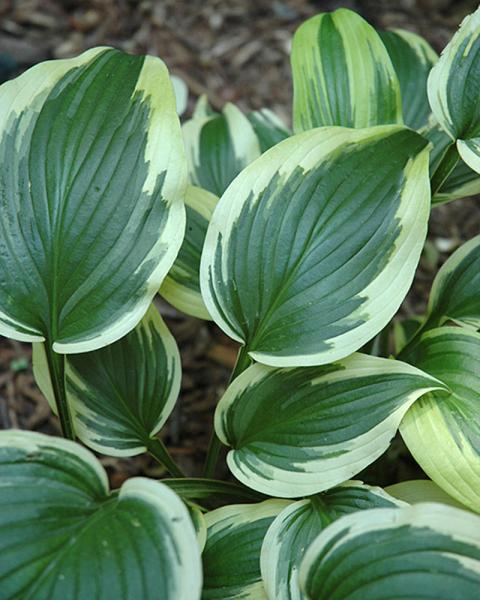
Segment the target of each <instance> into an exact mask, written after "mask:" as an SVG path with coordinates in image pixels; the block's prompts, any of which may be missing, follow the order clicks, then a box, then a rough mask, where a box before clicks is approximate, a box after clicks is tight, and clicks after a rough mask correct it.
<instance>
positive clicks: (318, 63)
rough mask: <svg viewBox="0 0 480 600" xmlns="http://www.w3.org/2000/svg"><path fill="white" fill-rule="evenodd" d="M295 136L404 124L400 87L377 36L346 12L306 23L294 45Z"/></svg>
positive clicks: (299, 30)
mask: <svg viewBox="0 0 480 600" xmlns="http://www.w3.org/2000/svg"><path fill="white" fill-rule="evenodd" d="M291 61H292V73H293V123H294V130H295V131H296V132H299V131H305V130H307V129H312V128H313V127H320V126H323V125H341V126H343V127H356V128H361V127H371V126H373V125H385V124H389V123H401V122H402V101H401V97H400V85H399V83H398V79H397V76H396V74H395V70H394V68H393V66H392V62H391V60H390V58H389V56H388V52H387V50H386V49H385V46H384V45H383V43H382V40H381V39H380V36H379V35H378V33H377V32H376V31H375V30H374V29H373V28H372V27H371V26H370V25H369V24H368V23H367V22H366V21H365V20H364V19H362V17H360V16H359V15H357V14H356V13H354V12H352V11H351V10H347V9H344V8H340V9H338V10H336V11H335V12H333V13H322V14H319V15H317V16H315V17H312V18H311V19H309V20H308V21H305V23H303V24H302V25H301V26H300V27H299V28H298V29H297V31H296V32H295V35H294V37H293V43H292V55H291Z"/></svg>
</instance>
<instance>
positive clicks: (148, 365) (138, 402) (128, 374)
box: [33, 305, 181, 456]
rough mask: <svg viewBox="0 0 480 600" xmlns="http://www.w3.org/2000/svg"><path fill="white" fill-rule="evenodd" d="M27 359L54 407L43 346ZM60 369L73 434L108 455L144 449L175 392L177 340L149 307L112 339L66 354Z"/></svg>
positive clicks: (177, 388)
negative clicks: (98, 346)
mask: <svg viewBox="0 0 480 600" xmlns="http://www.w3.org/2000/svg"><path fill="white" fill-rule="evenodd" d="M33 362H34V372H35V376H36V378H37V383H38V384H39V387H40V388H41V389H42V391H43V392H44V394H45V396H46V397H47V398H49V401H50V403H51V404H53V405H54V400H53V399H52V394H51V387H50V389H49V387H48V385H49V378H48V366H47V361H46V359H45V351H44V348H43V344H34V354H33ZM65 372H66V391H67V400H68V403H69V406H70V409H71V411H72V414H73V419H74V429H75V433H76V434H77V435H78V437H79V438H80V439H81V440H82V442H84V443H85V444H86V445H87V446H89V447H90V448H92V449H94V450H96V451H97V452H101V453H103V454H107V455H109V456H134V455H135V454H139V453H141V452H145V451H146V450H147V449H148V446H149V444H150V443H151V440H152V438H153V436H154V435H155V434H156V433H157V432H158V431H159V430H160V429H161V428H162V426H163V425H164V423H165V421H166V420H167V418H168V417H169V415H170V413H171V412H172V410H173V407H174V406H175V402H176V400H177V397H178V393H179V391H180V379H181V364H180V355H179V352H178V348H177V344H176V343H175V340H174V339H173V336H172V335H171V333H170V332H169V330H168V329H167V326H166V325H165V323H164V322H163V320H162V318H161V316H160V315H159V313H158V311H157V309H156V308H155V307H154V306H153V305H152V306H151V307H150V309H149V310H148V312H147V314H146V315H145V317H144V318H143V319H142V321H141V322H140V323H139V324H138V325H137V327H136V328H135V329H134V330H133V331H131V332H130V333H129V334H128V335H126V336H125V337H123V338H122V339H121V340H119V341H118V342H115V343H114V344H111V345H109V346H107V347H106V348H101V349H100V350H95V351H94V352H85V353H82V354H72V355H69V356H68V357H67V362H66V369H65ZM50 385H51V384H50Z"/></svg>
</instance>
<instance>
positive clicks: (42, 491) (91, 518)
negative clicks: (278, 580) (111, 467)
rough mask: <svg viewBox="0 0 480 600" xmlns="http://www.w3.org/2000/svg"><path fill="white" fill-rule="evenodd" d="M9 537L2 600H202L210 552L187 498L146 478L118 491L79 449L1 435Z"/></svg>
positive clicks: (0, 482) (0, 503) (0, 566)
mask: <svg viewBox="0 0 480 600" xmlns="http://www.w3.org/2000/svg"><path fill="white" fill-rule="evenodd" d="M0 531H1V535H0V553H1V560H0V582H1V583H0V589H1V591H0V596H1V597H2V598H5V599H10V598H12V599H13V598H22V600H65V599H66V598H72V599H74V598H75V599H82V600H83V599H84V598H85V599H93V598H118V599H119V600H139V599H140V598H145V599H146V598H152V599H153V598H159V599H160V598H161V599H162V600H198V599H199V598H200V592H201V582H202V573H201V560H200V551H199V548H198V545H197V541H196V536H195V530H194V528H193V525H192V522H191V520H190V518H189V515H188V512H187V509H186V508H185V505H184V504H183V502H182V501H181V500H180V498H178V496H177V495H176V494H174V492H172V491H171V490H170V489H168V488H167V487H166V486H165V485H163V484H162V483H159V482H157V481H152V480H149V479H145V478H143V477H134V478H133V479H130V480H128V481H127V482H126V483H124V484H123V485H122V487H121V488H120V490H116V491H115V492H110V491H109V490H108V479H107V474H106V473H105V471H104V469H103V467H102V466H101V464H100V463H99V462H98V460H97V459H96V458H95V457H94V456H93V454H91V453H90V452H89V451H87V450H86V449H85V448H83V447H82V446H80V445H79V444H76V443H74V442H71V441H67V440H62V439H59V438H54V437H50V436H46V435H43V434H39V433H31V432H25V431H15V430H10V431H2V432H0Z"/></svg>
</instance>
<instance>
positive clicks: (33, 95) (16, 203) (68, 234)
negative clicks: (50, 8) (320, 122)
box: [0, 48, 186, 353]
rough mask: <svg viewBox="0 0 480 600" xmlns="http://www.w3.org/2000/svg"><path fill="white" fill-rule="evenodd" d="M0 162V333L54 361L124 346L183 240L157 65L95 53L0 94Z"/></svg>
mask: <svg viewBox="0 0 480 600" xmlns="http://www.w3.org/2000/svg"><path fill="white" fill-rule="evenodd" d="M0 162H1V164H2V169H1V172H0V211H1V219H0V332H1V333H2V334H3V335H8V336H10V337H13V338H15V339H19V340H24V341H32V342H39V341H43V340H47V342H48V344H49V345H52V344H53V349H54V350H55V351H57V352H61V353H78V352H86V351H90V350H95V349H97V348H101V347H103V346H106V345H107V344H109V343H111V342H114V341H116V340H117V339H119V338H121V337H122V336H123V335H125V334H126V333H128V332H129V331H130V330H131V329H132V328H133V327H134V326H135V325H136V324H137V323H138V321H139V320H140V319H141V318H142V316H143V314H144V313H145V311H146V310H147V308H148V306H149V304H150V302H151V300H152V298H153V296H154V294H155V293H156V291H157V290H158V288H159V286H160V283H161V282H162V280H163V278H164V277H165V275H166V274H167V272H168V270H169V268H170V267H171V265H172V264H173V261H174V259H175V257H176V255H177V252H178V250H179V248H180V245H181V242H182V239H183V232H184V223H185V211H184V208H183V195H184V191H185V184H186V167H185V159H184V151H183V147H182V139H181V131H180V125H179V122H178V117H177V114H176V111H175V98H174V95H173V90H172V86H171V83H170V80H169V76H168V72H167V69H166V67H165V65H164V64H163V62H162V61H161V60H160V59H158V58H153V57H144V56H129V55H127V54H124V53H122V52H119V51H118V50H113V49H111V48H95V49H93V50H89V51H88V52H85V53H84V54H82V55H80V56H79V57H77V58H74V59H68V60H57V61H49V62H45V63H42V64H39V65H37V66H35V67H33V68H32V69H30V70H28V71H27V72H25V73H24V74H22V75H20V76H19V77H18V78H17V79H14V80H12V81H9V82H7V83H5V84H3V85H2V86H1V88H0Z"/></svg>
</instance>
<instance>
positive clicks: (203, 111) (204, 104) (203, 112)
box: [193, 94, 220, 118]
mask: <svg viewBox="0 0 480 600" xmlns="http://www.w3.org/2000/svg"><path fill="white" fill-rule="evenodd" d="M219 114H220V113H218V112H217V111H216V110H214V109H213V108H212V107H211V106H210V103H209V101H208V97H207V95H206V94H202V95H201V96H200V97H199V98H198V100H197V102H196V104H195V108H194V109H193V118H197V117H199V118H202V117H214V116H215V117H217V116H218V115H219Z"/></svg>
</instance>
